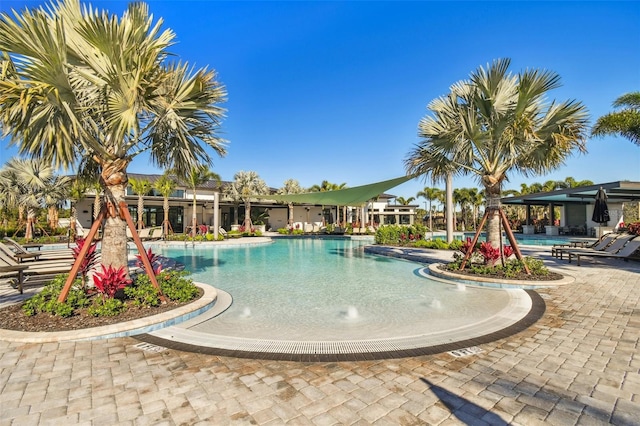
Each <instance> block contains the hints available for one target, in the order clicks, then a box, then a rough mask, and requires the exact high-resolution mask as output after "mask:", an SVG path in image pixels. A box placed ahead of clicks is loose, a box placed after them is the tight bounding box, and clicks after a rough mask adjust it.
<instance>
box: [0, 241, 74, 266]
mask: <svg viewBox="0 0 640 426" xmlns="http://www.w3.org/2000/svg"><path fill="white" fill-rule="evenodd" d="M6 241H7V244H4V243H0V251H3V252H5V253H6V254H7V255H9V256H11V257H13V258H14V259H15V260H16V261H17V262H18V263H22V262H24V261H26V260H31V261H38V262H40V261H45V260H73V252H72V251H71V249H61V250H37V251H27V250H26V249H25V248H24V247H23V246H22V245H20V244H18V243H17V242H15V241H13V240H11V239H6Z"/></svg>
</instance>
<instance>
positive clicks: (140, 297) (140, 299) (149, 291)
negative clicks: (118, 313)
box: [124, 274, 160, 308]
mask: <svg viewBox="0 0 640 426" xmlns="http://www.w3.org/2000/svg"><path fill="white" fill-rule="evenodd" d="M124 294H125V296H127V297H128V298H129V299H131V300H133V304H134V305H136V306H141V307H145V308H149V307H152V306H158V305H159V304H160V296H159V294H158V290H157V289H156V288H155V287H154V286H153V284H151V280H150V279H149V276H148V275H145V274H141V275H138V276H137V277H136V279H135V281H134V282H133V284H131V285H129V286H127V287H125V289H124Z"/></svg>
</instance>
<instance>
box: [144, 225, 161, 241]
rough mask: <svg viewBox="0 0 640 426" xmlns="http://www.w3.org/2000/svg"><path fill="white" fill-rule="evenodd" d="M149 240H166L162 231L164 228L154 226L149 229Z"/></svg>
mask: <svg viewBox="0 0 640 426" xmlns="http://www.w3.org/2000/svg"><path fill="white" fill-rule="evenodd" d="M149 229H150V231H149V238H147V239H148V240H152V241H155V240H161V239H162V238H164V230H163V229H162V226H154V227H152V228H149Z"/></svg>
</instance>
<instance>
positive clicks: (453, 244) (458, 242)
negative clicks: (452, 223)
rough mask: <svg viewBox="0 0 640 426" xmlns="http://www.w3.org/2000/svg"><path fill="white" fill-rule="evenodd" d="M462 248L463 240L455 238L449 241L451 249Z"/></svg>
mask: <svg viewBox="0 0 640 426" xmlns="http://www.w3.org/2000/svg"><path fill="white" fill-rule="evenodd" d="M461 248H462V241H461V240H453V241H451V242H450V243H449V250H460V249H461Z"/></svg>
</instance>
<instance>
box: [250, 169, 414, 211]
mask: <svg viewBox="0 0 640 426" xmlns="http://www.w3.org/2000/svg"><path fill="white" fill-rule="evenodd" d="M413 178H414V176H402V177H399V178H395V179H390V180H385V181H382V182H376V183H370V184H368V185H362V186H355V187H353V188H346V189H338V190H336V191H325V192H306V193H303V194H286V195H284V194H283V195H256V196H255V197H256V198H262V199H268V200H274V201H284V202H288V203H295V204H319V205H333V206H360V205H363V204H365V203H367V202H368V201H370V200H372V199H375V198H376V197H378V195H380V194H382V193H384V192H385V191H387V190H388V189H391V188H393V187H395V186H398V185H400V184H403V183H405V182H406V181H408V180H410V179H413Z"/></svg>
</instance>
